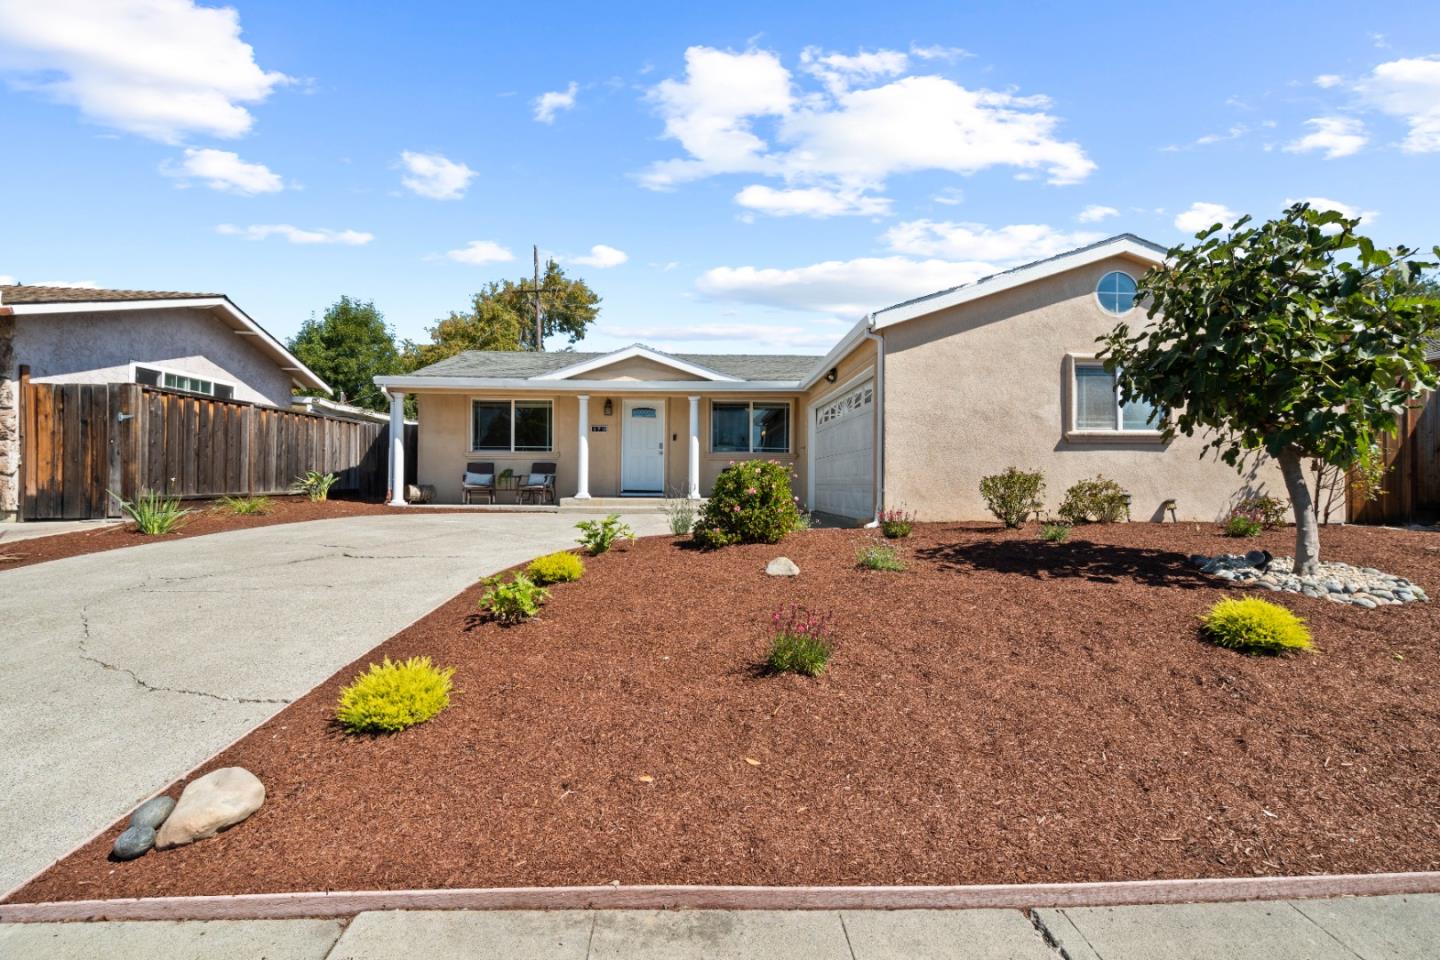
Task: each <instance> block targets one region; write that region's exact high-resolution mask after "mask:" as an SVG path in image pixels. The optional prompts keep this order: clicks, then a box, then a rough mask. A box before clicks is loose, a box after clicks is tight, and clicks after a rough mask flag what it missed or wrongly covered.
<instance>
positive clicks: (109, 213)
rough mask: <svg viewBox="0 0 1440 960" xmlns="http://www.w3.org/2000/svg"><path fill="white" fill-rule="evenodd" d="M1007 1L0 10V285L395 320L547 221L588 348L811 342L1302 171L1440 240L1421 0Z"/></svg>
mask: <svg viewBox="0 0 1440 960" xmlns="http://www.w3.org/2000/svg"><path fill="white" fill-rule="evenodd" d="M1017 9H1018V8H1017V7H1015V6H1014V5H1002V4H998V3H997V4H962V3H953V2H952V3H933V4H923V3H914V4H906V3H900V2H895V3H890V4H885V5H877V4H873V3H870V4H846V3H835V2H825V3H814V4H807V3H785V4H777V3H773V2H771V3H763V4H761V3H743V2H732V3H727V4H706V5H698V4H695V5H691V4H623V3H622V4H616V3H611V4H605V5H594V4H584V5H581V4H574V5H566V4H552V5H550V6H547V7H544V8H534V7H525V6H523V5H496V4H484V5H481V4H473V3H465V4H459V3H457V4H425V5H421V4H356V3H328V2H305V3H293V2H285V3H278V2H276V3H272V2H242V3H238V4H236V5H234V6H232V7H218V6H206V5H197V4H194V3H191V2H189V0H47V2H46V3H35V2H33V0H0V81H3V87H0V129H3V130H4V132H5V136H4V143H5V147H4V149H3V150H0V176H3V182H4V184H5V185H6V189H5V195H6V196H5V203H4V205H3V207H0V210H3V213H0V277H10V278H18V279H19V280H21V281H23V282H29V283H34V282H55V281H65V282H91V283H95V284H98V285H100V286H120V287H137V288H150V289H177V288H178V289H188V290H205V291H221V292H224V293H228V294H229V295H230V296H231V297H232V298H233V299H234V300H235V301H236V302H237V303H239V304H240V305H241V306H242V307H243V308H244V309H246V310H247V311H249V312H250V313H251V314H252V315H253V316H254V317H255V318H256V319H257V320H259V321H260V322H261V323H262V324H264V325H265V326H266V327H267V328H268V329H270V330H271V331H272V332H274V333H276V334H278V335H281V336H289V335H290V334H292V333H293V332H294V331H295V330H296V329H297V328H298V326H299V324H300V323H301V322H302V321H303V320H304V319H305V317H307V316H308V315H310V314H311V313H312V312H319V311H321V310H323V309H324V308H325V306H326V305H327V304H328V303H330V302H331V301H333V300H334V299H335V298H336V297H338V296H339V295H341V294H349V295H351V296H354V297H360V298H364V299H373V300H374V301H375V302H376V304H377V305H378V306H379V307H380V308H381V309H382V310H383V311H384V313H385V315H386V318H387V319H388V320H389V321H390V322H391V323H392V324H393V325H394V327H395V328H396V330H397V332H398V334H399V335H401V336H403V337H411V338H422V337H423V336H424V328H425V327H426V326H428V325H429V324H431V323H433V322H434V320H435V319H436V318H438V317H440V316H443V315H444V314H445V313H446V312H448V311H449V310H451V309H456V308H460V307H462V306H464V305H465V304H466V303H467V302H468V298H469V295H470V294H471V293H473V292H474V291H475V290H477V289H478V288H479V287H480V286H481V284H482V283H484V282H485V281H487V280H491V279H496V278H500V277H504V276H512V277H513V276H517V275H519V274H521V273H525V272H528V270H529V259H530V244H532V243H538V244H539V245H540V247H541V250H542V254H548V255H554V256H556V257H557V258H559V259H560V260H561V261H562V262H563V263H564V264H565V265H566V267H567V269H568V270H570V271H571V272H572V273H577V274H579V275H581V276H584V277H585V278H586V279H587V280H588V281H589V282H590V283H591V285H592V286H593V287H594V288H595V289H596V290H597V292H599V293H600V294H601V295H602V296H603V297H604V304H603V307H602V312H601V317H600V321H599V323H598V325H597V326H596V328H595V329H594V331H592V334H591V335H590V336H589V337H588V338H587V339H586V341H585V343H584V345H583V346H584V348H589V349H606V348H611V347H616V346H621V345H624V344H627V343H630V342H634V341H637V340H639V341H643V342H646V343H650V344H652V345H655V346H658V347H661V348H665V349H675V350H686V351H695V352H708V351H717V352H720V351H760V352H823V350H824V349H825V348H826V347H827V346H829V345H830V344H832V343H833V342H834V341H835V340H836V339H837V338H838V336H839V335H840V333H841V332H843V330H844V329H845V328H846V327H848V326H849V325H850V324H851V323H853V321H854V320H855V319H856V318H857V317H858V316H860V315H861V314H862V313H863V312H864V311H865V310H866V309H871V308H877V307H881V306H884V305H886V304H888V303H891V302H894V301H897V300H900V299H904V298H906V297H909V296H914V295H918V294H922V293H926V292H929V291H931V290H933V289H937V288H940V287H944V286H950V285H953V284H956V283H962V282H967V281H969V280H972V279H975V278H976V277H978V276H982V275H984V274H986V273H989V272H993V271H994V270H995V269H1003V268H1005V267H1008V266H1013V265H1014V264H1016V263H1020V262H1025V261H1027V260H1031V259H1036V258H1039V257H1043V256H1048V255H1050V254H1053V253H1056V252H1058V251H1060V250H1063V249H1067V248H1069V247H1071V246H1075V245H1078V244H1079V243H1083V242H1087V241H1088V240H1090V239H1094V238H1096V237H1099V236H1104V235H1109V234H1113V233H1119V232H1126V231H1128V232H1133V233H1137V234H1140V235H1141V236H1144V237H1147V238H1149V239H1152V240H1155V241H1157V242H1160V243H1166V244H1169V243H1172V242H1175V241H1178V240H1180V239H1182V238H1183V237H1184V236H1185V235H1186V233H1187V232H1189V231H1190V230H1193V229H1194V227H1195V225H1198V224H1204V223H1208V222H1210V221H1211V220H1212V219H1214V218H1215V217H1217V216H1221V217H1223V216H1224V215H1225V214H1226V211H1233V212H1251V213H1255V214H1259V215H1273V214H1274V213H1277V212H1278V211H1279V210H1280V209H1281V208H1282V206H1283V205H1284V204H1285V202H1286V201H1287V200H1291V199H1296V198H1320V199H1323V201H1325V202H1327V203H1331V204H1336V205H1340V206H1341V207H1342V208H1344V209H1347V210H1349V211H1352V212H1358V213H1362V214H1363V215H1364V216H1365V219H1366V226H1365V229H1367V230H1368V232H1370V233H1371V234H1372V235H1373V236H1375V237H1376V238H1377V239H1378V240H1380V241H1382V242H1384V243H1387V244H1395V243H1406V244H1409V245H1412V246H1422V247H1427V248H1428V247H1429V246H1430V245H1433V244H1435V243H1440V191H1437V189H1436V174H1437V173H1440V21H1437V20H1436V18H1433V17H1417V16H1416V15H1415V10H1414V9H1413V8H1405V7H1394V8H1389V7H1379V6H1371V7H1369V8H1368V9H1366V8H1365V7H1363V6H1362V5H1359V4H1354V3H1344V4H1338V3H1337V4H1320V3H1295V4H1285V3H1276V4H1253V3H1247V4H1240V3H1211V4H1204V5H1193V4H1186V5H1179V4H1176V5H1167V4H1154V5H1150V6H1148V7H1137V6H1135V5H1134V4H1113V5H1112V4H1087V5H1078V4H1040V5H1027V6H1026V7H1024V11H1025V12H1024V13H1018V12H1017ZM82 25H83V26H86V27H88V29H80V28H81V26H82ZM547 95H548V96H547ZM1197 205H1198V206H1197ZM507 256H508V257H511V258H512V259H508V260H507V259H504V258H505V257H507ZM555 345H557V346H558V344H555Z"/></svg>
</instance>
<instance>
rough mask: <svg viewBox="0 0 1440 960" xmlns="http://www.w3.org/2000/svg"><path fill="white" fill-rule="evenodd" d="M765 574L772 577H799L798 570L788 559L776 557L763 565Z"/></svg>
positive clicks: (792, 561)
mask: <svg viewBox="0 0 1440 960" xmlns="http://www.w3.org/2000/svg"><path fill="white" fill-rule="evenodd" d="M765 572H766V573H768V574H770V576H772V577H795V576H799V574H800V568H799V567H797V566H796V565H795V561H794V560H791V559H790V558H789V557H776V558H775V559H774V560H771V561H770V562H769V563H767V564H766V565H765Z"/></svg>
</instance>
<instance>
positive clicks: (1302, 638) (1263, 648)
mask: <svg viewBox="0 0 1440 960" xmlns="http://www.w3.org/2000/svg"><path fill="white" fill-rule="evenodd" d="M1201 623H1202V624H1204V630H1205V636H1206V637H1207V638H1209V640H1210V641H1211V642H1212V643H1216V644H1219V645H1220V646H1222V647H1229V648H1231V649H1232V650H1240V651H1243V652H1245V653H1285V652H1287V651H1290V650H1309V649H1310V646H1311V645H1310V628H1309V627H1307V626H1305V621H1304V620H1302V619H1301V618H1300V617H1297V616H1295V614H1293V613H1291V612H1290V611H1289V610H1287V609H1286V608H1285V607H1282V606H1280V605H1279V604H1278V603H1271V602H1270V601H1268V600H1261V599H1260V598H1259V597H1246V598H1245V599H1243V600H1234V599H1231V600H1221V601H1219V602H1218V603H1216V604H1215V606H1213V607H1211V608H1210V612H1209V613H1208V614H1206V615H1205V616H1204V617H1202V618H1201Z"/></svg>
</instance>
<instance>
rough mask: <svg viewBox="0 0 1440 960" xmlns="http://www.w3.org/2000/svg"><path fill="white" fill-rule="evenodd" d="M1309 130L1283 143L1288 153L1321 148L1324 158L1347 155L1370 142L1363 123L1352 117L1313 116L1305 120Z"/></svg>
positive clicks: (1331, 158)
mask: <svg viewBox="0 0 1440 960" xmlns="http://www.w3.org/2000/svg"><path fill="white" fill-rule="evenodd" d="M1305 125H1306V126H1307V127H1310V128H1311V131H1310V132H1309V133H1307V134H1305V136H1303V137H1301V138H1300V139H1298V140H1292V141H1291V142H1289V143H1287V144H1285V149H1286V150H1287V151H1289V152H1290V153H1308V152H1309V151H1311V150H1323V151H1324V152H1325V159H1327V160H1334V159H1335V158H1336V157H1348V156H1350V155H1351V154H1352V153H1356V152H1358V151H1359V150H1360V148H1361V147H1363V146H1365V144H1367V143H1369V142H1370V137H1369V136H1368V135H1367V134H1366V133H1365V124H1364V123H1362V122H1361V121H1359V120H1356V119H1355V118H1354V117H1313V118H1311V119H1309V120H1306V121H1305Z"/></svg>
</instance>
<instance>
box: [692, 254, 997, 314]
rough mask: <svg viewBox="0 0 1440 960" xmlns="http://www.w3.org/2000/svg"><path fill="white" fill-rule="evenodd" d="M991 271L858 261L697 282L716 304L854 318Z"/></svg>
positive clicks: (718, 273)
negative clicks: (763, 307) (735, 303)
mask: <svg viewBox="0 0 1440 960" xmlns="http://www.w3.org/2000/svg"><path fill="white" fill-rule="evenodd" d="M995 271H996V268H995V266H994V265H993V264H988V263H978V262H977V263H954V262H951V261H948V260H912V259H910V258H908V257H898V256H896V257H862V258H860V259H857V260H827V261H825V262H823V263H815V264H811V265H809V266H804V267H793V268H790V269H780V268H776V267H751V266H744V267H715V268H713V269H711V270H707V271H705V272H704V273H703V274H701V275H700V277H699V279H698V280H696V282H695V286H696V289H698V290H699V291H700V293H702V294H704V295H705V296H707V297H710V298H712V299H715V300H733V301H738V302H740V303H752V304H760V305H763V306H770V307H782V308H785V309H790V310H814V311H819V312H822V313H832V314H838V315H840V316H844V317H856V316H858V315H860V314H863V313H865V312H866V311H868V310H874V309H877V308H879V307H883V306H888V305H889V304H892V303H897V302H899V301H901V300H906V299H909V298H910V297H916V296H921V295H923V294H927V293H933V292H934V291H936V290H943V289H945V288H947V287H953V286H956V285H958V284H962V283H969V282H971V281H972V280H978V279H979V278H980V277H983V276H987V275H989V274H992V273H994V272H995Z"/></svg>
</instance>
